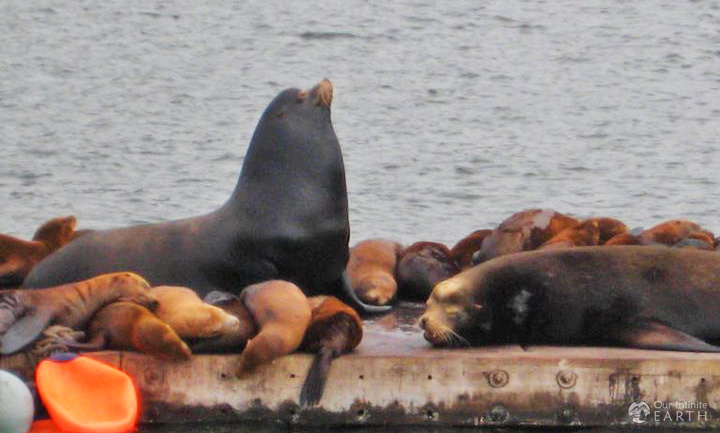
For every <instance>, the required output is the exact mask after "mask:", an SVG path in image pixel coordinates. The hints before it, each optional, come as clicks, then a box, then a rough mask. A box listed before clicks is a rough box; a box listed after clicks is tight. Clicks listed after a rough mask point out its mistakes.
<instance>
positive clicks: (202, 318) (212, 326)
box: [150, 286, 240, 341]
mask: <svg viewBox="0 0 720 433" xmlns="http://www.w3.org/2000/svg"><path fill="white" fill-rule="evenodd" d="M150 293H152V295H153V296H155V298H156V299H157V302H158V305H157V308H155V315H156V316H157V317H158V318H159V319H160V320H162V321H163V322H165V323H167V324H168V325H170V327H171V328H172V329H173V330H174V331H175V332H177V334H178V335H179V336H180V338H182V339H183V340H185V341H193V340H196V339H203V338H212V337H217V336H218V335H221V334H223V333H232V332H234V331H235V330H236V328H238V327H239V326H240V321H239V320H238V318H237V317H235V316H233V315H232V314H228V313H226V312H225V310H223V309H222V308H219V307H216V306H213V305H210V304H206V303H205V302H203V300H202V299H200V297H199V296H198V294H197V293H195V292H194V291H193V290H192V289H189V288H187V287H177V286H157V287H153V288H151V289H150Z"/></svg>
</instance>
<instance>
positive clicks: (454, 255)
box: [450, 230, 492, 270]
mask: <svg viewBox="0 0 720 433" xmlns="http://www.w3.org/2000/svg"><path fill="white" fill-rule="evenodd" d="M491 234H492V230H475V231H474V232H472V233H470V234H469V235H467V236H465V237H464V238H462V239H460V240H459V241H458V242H457V243H456V244H455V245H454V246H453V247H452V248H450V258H451V259H452V260H453V261H454V262H455V263H456V264H457V265H458V267H459V268H460V270H465V269H467V268H470V267H472V266H473V262H472V256H473V254H475V253H476V252H477V251H479V250H480V248H482V243H483V241H484V240H485V238H486V237H488V236H490V235H491Z"/></svg>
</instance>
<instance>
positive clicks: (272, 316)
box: [237, 280, 311, 377]
mask: <svg viewBox="0 0 720 433" xmlns="http://www.w3.org/2000/svg"><path fill="white" fill-rule="evenodd" d="M240 299H241V300H242V301H243V303H244V304H245V306H246V307H247V308H248V310H250V313H251V314H252V315H253V319H255V323H256V324H257V327H258V328H259V332H258V334H257V335H256V336H254V337H253V338H252V339H251V340H250V341H248V342H247V345H246V346H245V350H243V352H242V355H241V356H240V367H239V368H238V371H237V375H238V376H241V377H242V376H244V375H246V374H247V373H250V372H252V371H253V370H254V369H255V368H256V367H257V366H258V365H260V364H264V363H267V362H270V361H272V360H273V359H275V358H278V357H280V356H283V355H287V354H288V353H292V352H294V351H295V349H297V348H298V347H299V346H300V343H302V340H303V336H304V335H305V330H306V329H307V327H308V325H309V324H310V317H311V310H310V304H309V303H308V300H307V297H305V295H304V294H303V292H302V290H300V288H299V287H298V286H296V285H295V284H293V283H290V282H288V281H281V280H272V281H266V282H264V283H259V284H254V285H252V286H249V287H247V288H245V289H244V290H243V291H242V293H241V294H240Z"/></svg>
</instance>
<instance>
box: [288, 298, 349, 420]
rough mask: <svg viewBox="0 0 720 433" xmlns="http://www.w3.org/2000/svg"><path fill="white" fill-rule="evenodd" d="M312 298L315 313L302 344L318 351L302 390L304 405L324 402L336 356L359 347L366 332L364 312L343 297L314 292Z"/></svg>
mask: <svg viewBox="0 0 720 433" xmlns="http://www.w3.org/2000/svg"><path fill="white" fill-rule="evenodd" d="M308 301H309V302H310V306H311V307H312V317H311V319H310V326H308V328H307V331H306V332H305V337H304V339H303V342H302V346H301V348H302V349H303V350H305V351H308V352H312V353H315V354H316V355H315V359H314V360H313V363H312V365H311V366H310V369H309V370H308V374H307V376H306V377H305V382H304V383H303V387H302V390H301V392H300V405H301V406H303V407H305V406H313V405H316V404H317V403H318V402H320V399H321V398H322V395H323V391H324V389H325V382H326V381H327V376H328V373H329V372H330V364H331V362H332V360H333V359H335V358H337V357H338V356H340V355H342V354H343V353H347V352H350V351H351V350H353V349H355V348H356V347H357V346H358V344H360V341H362V336H363V330H362V320H361V319H360V316H358V314H357V313H356V312H355V310H353V309H352V308H350V307H349V306H348V305H345V304H344V303H342V302H341V301H340V300H339V299H337V298H335V297H334V296H313V297H312V298H309V299H308Z"/></svg>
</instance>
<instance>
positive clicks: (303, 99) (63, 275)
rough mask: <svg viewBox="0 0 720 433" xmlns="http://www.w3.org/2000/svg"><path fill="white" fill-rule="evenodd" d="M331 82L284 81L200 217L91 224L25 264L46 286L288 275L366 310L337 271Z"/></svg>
mask: <svg viewBox="0 0 720 433" xmlns="http://www.w3.org/2000/svg"><path fill="white" fill-rule="evenodd" d="M332 95H333V85H332V83H330V81H329V80H324V81H322V82H321V83H319V84H318V85H316V86H315V87H314V88H312V89H311V90H309V91H302V90H298V89H288V90H285V91H283V92H281V93H280V94H279V95H278V96H276V97H275V99H273V100H272V102H270V105H269V106H268V107H267V108H266V109H265V112H264V113H263V115H262V117H261V118H260V121H259V122H258V125H257V127H256V129H255V133H254V134H253V138H252V140H251V142H250V146H249V148H248V151H247V154H246V156H245V159H244V162H243V167H242V170H241V172H240V178H239V180H238V182H237V185H236V187H235V190H234V192H233V193H232V195H231V196H230V198H229V200H228V201H227V202H226V203H225V204H224V205H222V206H221V207H220V208H219V209H217V210H215V211H213V212H210V213H208V214H206V215H202V216H199V217H194V218H188V219H182V220H177V221H170V222H163V223H158V224H146V225H138V226H132V227H126V228H120V229H115V230H105V231H95V232H91V233H88V234H86V235H84V236H82V237H80V238H78V239H76V240H75V241H73V242H71V243H70V244H68V245H67V246H65V247H64V248H61V249H60V250H58V251H57V252H55V253H53V254H51V255H50V256H49V257H47V258H46V259H45V260H43V261H42V262H41V263H39V264H38V265H37V266H35V268H33V270H32V271H31V272H30V274H29V275H28V277H27V278H26V279H25V281H24V283H23V285H24V286H25V287H48V286H54V285H58V284H63V283H68V282H72V281H78V280H82V279H85V278H89V277H92V276H95V275H99V274H102V273H106V272H113V271H119V270H129V271H133V272H137V273H139V274H141V275H143V276H144V277H145V278H147V279H148V281H149V282H150V283H151V284H152V285H153V286H159V285H173V286H184V287H192V288H193V289H194V290H195V291H197V292H198V293H199V294H200V295H202V296H204V295H205V294H207V293H208V292H210V291H212V290H222V291H229V292H232V291H237V290H238V289H239V288H242V287H245V286H247V285H249V284H253V283H257V282H261V281H266V280H270V279H285V280H289V281H293V282H294V283H296V284H298V285H299V286H300V287H301V288H302V289H303V290H304V291H305V292H306V293H310V294H322V293H326V294H336V295H338V296H346V297H348V298H349V299H351V300H352V302H354V303H355V304H356V305H358V306H359V307H361V308H363V309H365V310H368V311H387V310H388V309H389V308H386V307H373V306H367V305H364V304H362V302H360V301H359V300H358V299H357V296H355V294H354V292H353V291H352V290H351V289H350V287H349V285H348V284H347V280H346V278H343V271H344V270H345V265H346V264H347V261H348V239H349V236H350V224H349V220H348V205H347V190H346V186H345V169H344V165H343V158H342V153H341V151H340V145H339V143H338V140H337V137H336V135H335V131H334V130H333V126H332V122H331V120H330V104H331V102H332Z"/></svg>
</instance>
